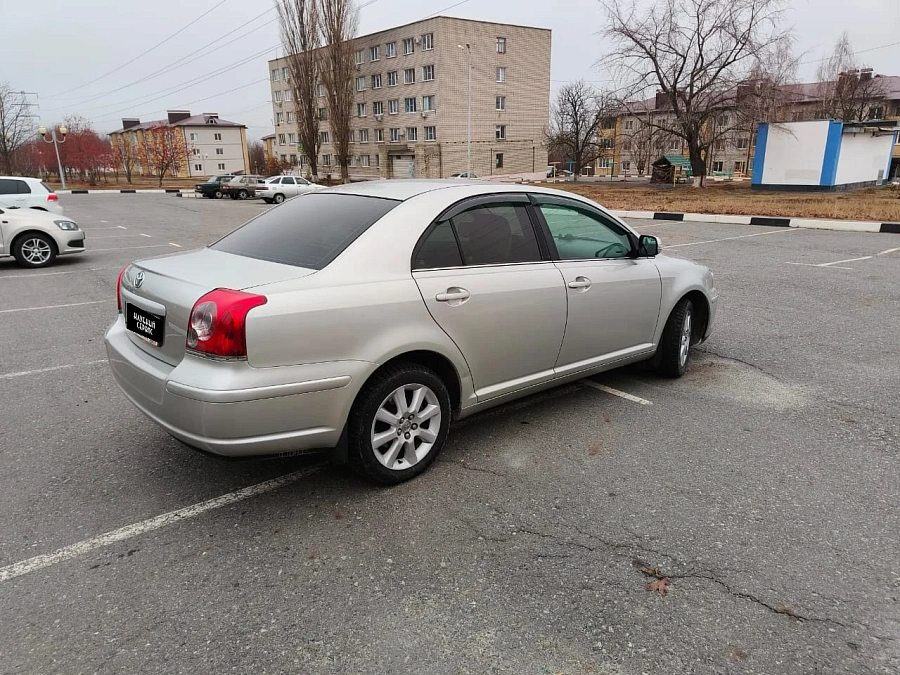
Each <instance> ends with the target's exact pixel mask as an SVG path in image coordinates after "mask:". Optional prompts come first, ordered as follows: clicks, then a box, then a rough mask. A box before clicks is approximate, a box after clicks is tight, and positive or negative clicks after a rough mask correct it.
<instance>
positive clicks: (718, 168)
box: [712, 161, 725, 173]
mask: <svg viewBox="0 0 900 675" xmlns="http://www.w3.org/2000/svg"><path fill="white" fill-rule="evenodd" d="M724 166H725V164H724V162H721V161H720V162H713V166H712V170H713V172H716V173H720V172H722V171H724Z"/></svg>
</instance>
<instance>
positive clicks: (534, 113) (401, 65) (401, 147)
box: [269, 16, 550, 179]
mask: <svg viewBox="0 0 900 675" xmlns="http://www.w3.org/2000/svg"><path fill="white" fill-rule="evenodd" d="M354 42H355V45H354V53H355V61H356V70H355V79H354V88H355V90H356V100H355V102H354V108H353V110H352V113H353V120H352V129H353V135H352V138H351V146H350V148H351V159H350V176H351V178H354V179H364V178H409V177H416V178H442V177H447V176H449V175H451V174H453V173H457V172H462V171H465V170H466V161H467V160H466V156H467V110H468V107H467V106H468V81H467V77H466V64H467V60H468V59H469V58H471V68H472V84H471V86H472V94H471V105H472V171H473V172H475V173H476V174H478V175H479V176H490V175H497V174H512V173H524V172H532V171H543V170H544V167H545V166H546V164H547V151H546V149H545V148H544V147H543V133H544V128H545V126H546V125H547V122H548V119H549V115H550V30H548V29H543V28H529V27H524V26H513V25H509V24H497V23H488V22H483V21H470V20H467V19H456V18H451V17H443V16H439V17H434V18H430V19H425V20H424V21H418V22H416V23H411V24H407V25H405V26H400V27H398V28H391V29H389V30H385V31H380V32H378V33H372V34H370V35H365V36H362V37H358V38H356V39H355V41H354ZM466 45H468V46H469V49H470V52H471V53H470V54H467V50H466ZM269 72H270V80H271V85H272V102H273V106H274V119H275V136H276V138H275V143H274V146H273V150H274V152H276V153H278V154H279V155H280V157H281V158H282V159H284V160H287V161H291V162H293V161H296V162H297V163H298V164H301V165H302V163H303V156H302V152H301V151H300V149H299V148H298V147H297V125H296V120H295V119H294V109H293V103H292V101H291V100H290V99H291V93H290V83H289V82H288V81H286V80H287V76H288V69H287V62H286V60H285V59H283V58H282V59H274V60H272V61H270V62H269ZM318 93H319V94H320V95H319V96H318V100H319V108H320V111H321V116H322V117H324V118H325V119H323V120H322V122H321V125H320V134H321V138H322V146H321V148H320V149H319V157H318V160H319V161H318V164H319V173H320V175H325V174H327V173H329V172H330V173H334V174H337V173H339V169H338V168H337V167H336V166H335V150H334V146H333V145H332V143H331V141H332V138H331V130H330V129H329V126H328V121H327V116H328V111H327V104H326V99H325V96H324V95H321V94H324V91H321V87H320V91H319V92H318ZM329 168H330V171H329Z"/></svg>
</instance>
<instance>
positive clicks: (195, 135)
mask: <svg viewBox="0 0 900 675" xmlns="http://www.w3.org/2000/svg"><path fill="white" fill-rule="evenodd" d="M191 140H192V141H199V140H200V134H198V133H193V132H192V133H191Z"/></svg>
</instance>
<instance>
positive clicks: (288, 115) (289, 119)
mask: <svg viewBox="0 0 900 675" xmlns="http://www.w3.org/2000/svg"><path fill="white" fill-rule="evenodd" d="M285 120H287V123H288V124H290V123H291V122H293V121H294V113H292V112H290V111H288V112H287V113H286V115H285Z"/></svg>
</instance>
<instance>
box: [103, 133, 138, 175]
mask: <svg viewBox="0 0 900 675" xmlns="http://www.w3.org/2000/svg"><path fill="white" fill-rule="evenodd" d="M109 140H110V147H111V150H112V157H113V165H114V166H115V167H116V169H122V173H124V174H125V180H126V181H127V182H128V183H129V184H130V183H131V177H132V174H133V173H134V168H135V166H136V165H137V163H138V148H137V145H136V144H135V140H134V138H133V137H132V134H130V133H129V132H127V131H123V132H122V133H120V134H113V135H112V136H110V139H109ZM116 180H117V181H118V178H116Z"/></svg>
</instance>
